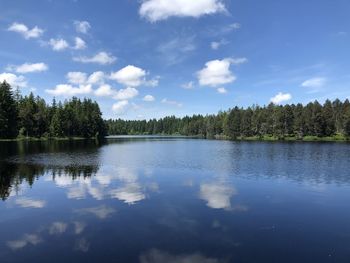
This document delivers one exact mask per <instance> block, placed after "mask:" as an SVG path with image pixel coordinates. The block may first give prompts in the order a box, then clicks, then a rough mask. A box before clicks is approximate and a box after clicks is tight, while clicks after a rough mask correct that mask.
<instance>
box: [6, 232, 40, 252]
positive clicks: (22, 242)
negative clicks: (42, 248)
mask: <svg viewBox="0 0 350 263" xmlns="http://www.w3.org/2000/svg"><path fill="white" fill-rule="evenodd" d="M41 241H42V240H41V238H40V237H39V236H38V235H35V234H25V235H24V236H23V237H22V238H21V239H18V240H14V241H9V242H7V246H8V247H10V248H11V249H13V250H18V249H21V248H24V247H26V246H27V245H29V244H30V245H33V246H35V245H37V244H39V243H40V242H41Z"/></svg>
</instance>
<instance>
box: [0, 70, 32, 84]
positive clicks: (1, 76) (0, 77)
mask: <svg viewBox="0 0 350 263" xmlns="http://www.w3.org/2000/svg"><path fill="white" fill-rule="evenodd" d="M4 81H6V82H7V83H8V84H10V85H11V86H12V87H13V88H14V87H20V88H25V87H27V81H26V79H25V77H24V76H17V75H15V74H13V73H6V72H4V73H0V82H4Z"/></svg>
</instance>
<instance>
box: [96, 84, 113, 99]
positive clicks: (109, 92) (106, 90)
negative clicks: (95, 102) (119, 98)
mask: <svg viewBox="0 0 350 263" xmlns="http://www.w3.org/2000/svg"><path fill="white" fill-rule="evenodd" d="M114 94H115V90H113V89H112V87H111V86H110V85H108V84H103V85H101V86H100V87H99V88H98V89H97V90H95V95H96V96H98V97H107V96H113V95H114Z"/></svg>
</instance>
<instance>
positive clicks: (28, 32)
mask: <svg viewBox="0 0 350 263" xmlns="http://www.w3.org/2000/svg"><path fill="white" fill-rule="evenodd" d="M7 30H8V31H12V32H16V33H19V34H21V35H22V36H23V37H24V38H25V39H30V38H38V37H40V36H41V35H42V34H43V33H44V30H42V29H41V28H39V27H37V26H35V27H33V28H32V29H29V28H28V27H27V26H26V25H25V24H21V23H13V24H12V25H10V26H9V27H8V29H7Z"/></svg>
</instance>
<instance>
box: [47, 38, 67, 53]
mask: <svg viewBox="0 0 350 263" xmlns="http://www.w3.org/2000/svg"><path fill="white" fill-rule="evenodd" d="M49 45H50V46H51V47H52V50H54V51H62V50H65V49H67V48H69V44H68V42H67V41H66V40H64V39H62V38H57V39H54V38H51V39H50V41H49Z"/></svg>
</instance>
